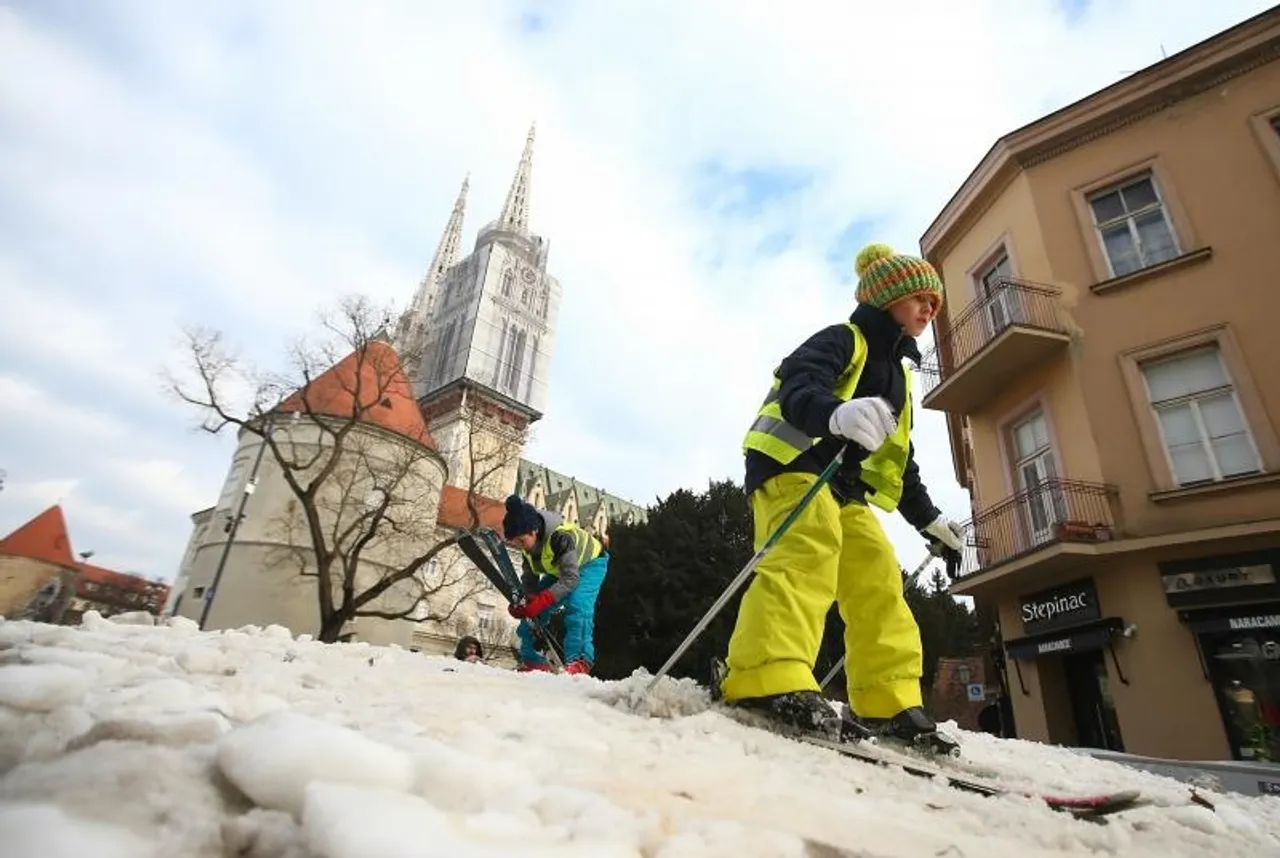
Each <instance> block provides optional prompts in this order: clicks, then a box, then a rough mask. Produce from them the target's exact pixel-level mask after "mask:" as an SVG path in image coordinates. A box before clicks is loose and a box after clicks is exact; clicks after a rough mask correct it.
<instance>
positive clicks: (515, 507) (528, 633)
mask: <svg viewBox="0 0 1280 858" xmlns="http://www.w3.org/2000/svg"><path fill="white" fill-rule="evenodd" d="M502 536H503V538H504V539H506V540H507V542H509V543H511V544H512V545H514V546H516V547H518V548H519V549H520V552H521V554H522V566H523V571H524V575H523V576H522V579H521V580H522V581H523V583H524V587H525V591H526V592H527V593H528V595H527V596H526V597H525V598H524V599H523V600H522V601H520V602H514V603H512V605H511V606H510V608H509V609H508V611H509V612H510V614H511V616H513V617H515V618H516V619H518V620H520V625H519V627H518V628H517V629H516V634H517V635H518V636H519V637H520V670H522V671H528V670H550V669H551V667H550V665H549V664H548V663H547V660H546V659H545V658H544V657H543V656H542V654H541V653H539V652H538V650H537V648H536V646H535V639H534V631H533V628H532V626H531V625H530V623H529V620H530V619H532V618H535V617H539V616H541V615H542V614H544V613H547V612H548V611H550V610H560V609H563V610H564V630H565V634H564V663H565V667H564V671H565V673H590V672H591V667H592V665H593V664H595V659H596V649H595V640H594V638H595V616H596V598H597V597H599V595H600V586H601V585H602V584H603V583H604V579H605V575H606V574H607V573H608V571H609V554H608V552H607V551H605V549H604V547H603V546H602V545H601V544H600V541H599V540H598V539H596V538H595V537H594V536H592V535H591V534H590V533H588V532H587V531H585V530H583V529H582V528H581V527H578V526H577V525H576V524H571V523H569V522H566V521H564V520H563V519H562V518H561V517H560V516H559V515H557V514H556V513H554V512H550V511H548V510H540V509H538V508H537V507H535V506H533V505H532V504H529V503H527V502H525V501H524V500H523V499H522V498H521V497H520V496H519V495H511V496H510V497H508V498H507V511H506V515H504V516H503V519H502Z"/></svg>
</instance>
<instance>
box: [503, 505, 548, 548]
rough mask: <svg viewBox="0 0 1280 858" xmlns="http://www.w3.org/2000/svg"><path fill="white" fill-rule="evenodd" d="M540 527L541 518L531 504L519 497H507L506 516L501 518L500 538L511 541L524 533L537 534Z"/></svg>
mask: <svg viewBox="0 0 1280 858" xmlns="http://www.w3.org/2000/svg"><path fill="white" fill-rule="evenodd" d="M541 526H542V516H540V515H538V510H537V509H536V508H534V506H533V505H532V504H529V503H526V502H525V500H524V499H523V498H521V497H520V495H509V496H508V497H507V514H506V515H504V516H503V517H502V537H503V538H504V539H511V538H512V537H513V536H520V535H521V534H524V533H537V531H538V528H539V527H541Z"/></svg>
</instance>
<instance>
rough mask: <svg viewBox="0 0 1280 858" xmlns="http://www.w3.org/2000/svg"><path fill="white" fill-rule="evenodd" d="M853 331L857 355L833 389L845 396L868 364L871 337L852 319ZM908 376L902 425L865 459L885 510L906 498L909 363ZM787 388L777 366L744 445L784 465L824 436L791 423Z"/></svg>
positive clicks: (871, 498)
mask: <svg viewBox="0 0 1280 858" xmlns="http://www.w3.org/2000/svg"><path fill="white" fill-rule="evenodd" d="M845 324H846V325H848V326H849V330H851V331H852V332H853V357H852V358H850V360H849V365H848V366H847V367H845V369H844V372H842V373H840V376H839V377H838V378H837V379H836V383H835V386H834V387H833V388H832V390H831V392H832V393H833V394H835V396H837V397H838V398H839V399H841V400H844V401H848V399H849V398H850V397H852V396H853V392H854V390H856V389H857V387H858V379H859V378H861V377H862V368H863V367H864V366H866V363H867V341H866V338H865V337H864V336H863V335H862V331H860V330H858V326H857V325H855V324H853V323H852V322H846V323H845ZM902 372H903V376H904V377H905V380H906V388H907V390H906V402H905V404H904V405H903V406H902V416H901V418H900V419H899V420H898V428H897V429H896V430H895V431H894V433H893V434H892V435H890V436H889V437H888V438H886V439H885V441H884V443H883V444H881V445H880V448H879V449H878V450H875V451H873V452H872V453H871V454H870V455H868V456H867V457H866V458H865V459H863V460H862V473H861V478H862V482H864V483H865V484H866V485H867V488H868V492H867V501H868V502H870V503H873V504H875V505H876V506H878V507H880V508H881V509H883V510H884V511H885V512H893V511H894V510H895V509H897V508H898V501H899V500H901V499H902V473H903V471H904V470H906V467H907V454H908V453H909V452H910V449H911V369H910V367H908V366H906V365H905V364H903V366H902ZM781 388H782V380H781V379H780V378H779V377H778V373H777V371H776V370H775V371H774V374H773V386H772V387H770V388H769V393H768V395H767V396H765V398H764V403H763V404H762V405H761V406H760V410H759V412H758V413H757V414H756V419H755V422H754V423H752V424H751V428H750V429H748V430H747V436H746V438H744V439H743V441H742V449H743V451H744V452H745V451H746V450H756V451H758V452H761V453H764V454H765V455H766V456H768V457H769V458H771V459H774V460H776V461H778V462H781V463H782V464H784V465H789V464H791V462H792V461H794V460H795V458H796V457H797V456H799V455H800V454H801V453H803V452H804V451H806V450H808V449H809V448H810V447H812V446H813V445H815V444H817V443H818V442H819V441H821V440H822V439H821V438H810V437H809V436H808V435H806V434H805V433H804V430H802V429H798V428H796V427H795V426H793V425H792V424H790V423H788V422H787V421H786V420H785V419H784V418H783V416H782V406H781V405H780V404H779V403H778V392H779V390H781Z"/></svg>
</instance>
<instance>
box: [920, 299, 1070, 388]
mask: <svg viewBox="0 0 1280 858" xmlns="http://www.w3.org/2000/svg"><path fill="white" fill-rule="evenodd" d="M1013 325H1018V326H1020V327H1024V328H1035V329H1038V330H1043V331H1056V332H1058V333H1066V332H1067V330H1066V326H1065V325H1063V323H1062V319H1061V318H1060V316H1059V314H1058V290H1056V289H1054V288H1052V287H1050V286H1043V285H1040V284H1038V283H1031V282H1028V281H1025V280H1014V279H1012V278H1008V277H1005V278H1001V279H999V280H997V281H996V282H995V283H994V284H993V285H992V287H991V291H990V292H989V293H988V294H987V295H986V296H985V297H983V298H980V299H979V300H977V301H974V302H973V303H972V304H970V305H969V306H968V307H966V308H965V309H964V312H962V313H961V314H960V315H959V316H956V317H955V318H954V319H952V320H951V323H950V327H949V328H948V329H947V330H946V331H945V332H944V333H943V334H942V335H941V336H940V337H939V338H938V342H937V344H936V345H935V346H934V347H933V348H932V349H930V350H929V352H928V354H926V355H925V356H924V360H923V361H922V362H921V365H920V374H921V376H922V379H921V382H922V385H923V390H922V394H924V395H927V394H928V393H929V392H930V391H931V390H933V389H934V388H935V387H937V386H938V385H940V384H942V382H944V381H946V380H947V379H948V378H950V377H951V376H952V375H954V374H955V373H956V372H957V371H958V370H959V369H960V368H961V367H963V366H964V365H965V364H966V363H968V362H969V361H970V360H971V359H972V358H973V357H974V356H975V355H977V354H978V353H979V352H981V351H982V349H983V348H985V347H986V345H987V344H988V343H990V342H991V341H992V340H994V339H995V338H996V337H998V336H1000V334H1001V333H1003V332H1004V331H1005V330H1006V329H1007V328H1009V327H1011V326H1013Z"/></svg>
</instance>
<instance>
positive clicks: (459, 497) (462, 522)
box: [436, 486, 507, 533]
mask: <svg viewBox="0 0 1280 858" xmlns="http://www.w3.org/2000/svg"><path fill="white" fill-rule="evenodd" d="M476 509H477V511H478V512H479V513H480V526H481V527H491V528H493V529H494V530H496V531H498V532H499V533H501V532H502V516H504V515H505V514H506V512H507V508H506V504H505V502H503V501H500V500H494V499H493V498H487V497H481V496H480V495H476ZM436 521H438V522H439V523H440V524H442V525H444V526H445V527H470V526H471V510H469V509H467V492H466V490H465V489H460V488H458V487H457V486H445V487H444V488H443V489H442V490H441V491H440V513H439V514H438V515H437V516H436Z"/></svg>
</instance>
